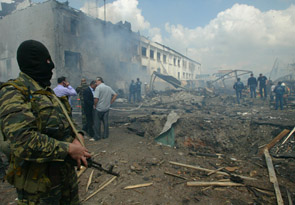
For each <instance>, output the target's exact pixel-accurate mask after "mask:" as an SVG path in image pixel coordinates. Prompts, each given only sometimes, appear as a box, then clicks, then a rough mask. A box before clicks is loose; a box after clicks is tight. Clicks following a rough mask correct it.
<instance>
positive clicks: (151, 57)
mask: <svg viewBox="0 0 295 205" xmlns="http://www.w3.org/2000/svg"><path fill="white" fill-rule="evenodd" d="M154 56H155V51H154V50H152V49H150V59H154Z"/></svg>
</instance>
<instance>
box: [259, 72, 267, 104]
mask: <svg viewBox="0 0 295 205" xmlns="http://www.w3.org/2000/svg"><path fill="white" fill-rule="evenodd" d="M257 81H258V82H259V93H260V96H261V98H265V99H266V98H267V90H266V84H267V77H265V76H264V75H262V73H260V74H259V77H258V79H257Z"/></svg>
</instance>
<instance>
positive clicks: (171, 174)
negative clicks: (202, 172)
mask: <svg viewBox="0 0 295 205" xmlns="http://www.w3.org/2000/svg"><path fill="white" fill-rule="evenodd" d="M164 174H167V175H170V176H173V177H177V178H180V179H184V180H187V178H185V177H182V176H180V175H177V174H173V173H170V172H164Z"/></svg>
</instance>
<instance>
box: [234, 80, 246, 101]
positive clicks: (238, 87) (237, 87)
mask: <svg viewBox="0 0 295 205" xmlns="http://www.w3.org/2000/svg"><path fill="white" fill-rule="evenodd" d="M233 88H234V89H235V90H236V95H237V102H238V104H240V99H242V90H243V89H244V83H242V82H241V78H237V82H236V83H235V84H234V86H233Z"/></svg>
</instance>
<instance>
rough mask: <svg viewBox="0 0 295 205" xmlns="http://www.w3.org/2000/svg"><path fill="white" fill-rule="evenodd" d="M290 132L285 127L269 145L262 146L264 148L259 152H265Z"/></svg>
mask: <svg viewBox="0 0 295 205" xmlns="http://www.w3.org/2000/svg"><path fill="white" fill-rule="evenodd" d="M289 132H290V130H288V129H284V130H283V131H282V132H281V133H280V134H278V136H276V137H275V138H274V139H273V140H272V141H271V142H270V143H268V144H267V145H265V146H264V147H262V149H261V150H260V152H259V154H260V155H262V154H263V152H264V149H268V150H270V149H271V148H272V147H273V146H275V144H277V143H278V142H279V141H280V140H281V139H282V138H283V137H285V136H286V134H288V133H289Z"/></svg>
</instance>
